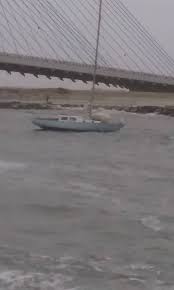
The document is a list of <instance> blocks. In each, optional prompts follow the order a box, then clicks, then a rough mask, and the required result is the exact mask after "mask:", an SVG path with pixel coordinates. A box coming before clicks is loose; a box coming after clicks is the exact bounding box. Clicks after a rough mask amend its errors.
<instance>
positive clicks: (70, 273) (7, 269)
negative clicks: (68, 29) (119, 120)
mask: <svg viewBox="0 0 174 290" xmlns="http://www.w3.org/2000/svg"><path fill="white" fill-rule="evenodd" d="M115 115H116V116H118V117H119V116H122V115H123V114H122V113H115ZM124 117H125V119H126V121H127V126H126V127H125V128H124V129H123V130H122V131H121V132H120V133H118V134H117V133H116V134H115V133H114V134H101V133H100V134H94V133H85V134H77V133H76V134H75V133H74V134H73V133H68V134H67V133H55V132H42V131H35V130H33V126H32V124H31V123H30V114H29V113H27V112H21V111H2V110H1V111H0V289H2V290H4V289H7V290H24V289H25V290H29V289H31V290H35V289H37V290H38V289H43V290H65V289H66V290H72V289H73V290H77V289H79V290H89V289H91V290H99V289H101V290H102V289H103V290H104V289H107V290H115V289H117V290H119V289H120V290H121V289H124V290H136V289H138V290H141V289H143V290H144V289H148V290H173V289H174V125H173V124H174V119H172V118H166V117H162V116H153V115H151V116H150V115H149V116H148V115H146V116H139V115H129V114H124Z"/></svg>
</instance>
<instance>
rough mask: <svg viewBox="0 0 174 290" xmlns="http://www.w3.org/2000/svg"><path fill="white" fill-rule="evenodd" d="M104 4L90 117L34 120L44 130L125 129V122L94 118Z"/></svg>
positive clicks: (59, 116) (88, 130)
mask: <svg viewBox="0 0 174 290" xmlns="http://www.w3.org/2000/svg"><path fill="white" fill-rule="evenodd" d="M102 2H103V0H99V13H98V30H97V40H96V49H95V63H94V72H93V83H92V91H91V98H90V101H89V104H88V117H87V118H83V117H80V116H70V115H58V116H56V117H49V118H43V117H38V118H34V119H33V120H32V123H33V124H34V125H36V126H38V127H39V128H41V129H44V130H57V131H76V132H114V131H119V130H120V129H121V128H122V127H124V125H125V124H124V122H123V121H119V122H116V123H115V122H111V121H110V120H109V119H108V118H106V116H104V117H103V118H101V115H100V116H98V117H96V116H95V117H94V116H93V112H92V108H93V101H94V98H95V85H96V75H97V67H98V52H99V42H100V30H101V17H102Z"/></svg>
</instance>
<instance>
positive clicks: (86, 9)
mask: <svg viewBox="0 0 174 290" xmlns="http://www.w3.org/2000/svg"><path fill="white" fill-rule="evenodd" d="M86 3H87V2H86V0H85V4H86ZM85 4H84V2H83V7H84V8H85V11H86V12H87V14H88V15H90V16H91V17H92V19H94V18H96V13H92V12H94V9H93V8H92V11H90V10H89V7H90V3H89V5H88V6H85ZM84 15H85V14H84ZM89 23H90V26H91V28H92V29H94V27H93V26H92V21H89ZM111 49H112V51H113V52H114V53H116V55H118V57H119V58H122V56H121V55H120V54H119V53H118V52H117V51H116V50H115V49H114V48H113V47H112V46H111ZM105 52H106V53H107V54H108V52H107V51H106V50H105ZM108 56H109V59H110V60H111V66H112V64H113V59H112V57H111V56H110V55H108ZM108 56H107V57H108ZM123 63H124V61H123ZM109 64H110V62H109ZM116 64H117V67H118V68H120V66H119V64H118V62H117V63H116ZM107 65H108V64H107ZM124 65H125V67H127V68H128V69H129V66H128V65H127V63H124Z"/></svg>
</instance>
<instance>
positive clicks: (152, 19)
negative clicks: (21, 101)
mask: <svg viewBox="0 0 174 290" xmlns="http://www.w3.org/2000/svg"><path fill="white" fill-rule="evenodd" d="M103 1H104V0H103ZM122 1H123V3H125V4H126V6H127V7H129V9H130V10H131V12H132V13H133V14H134V15H135V16H136V17H137V18H138V19H139V20H140V21H141V23H143V24H144V26H145V27H146V28H147V29H148V30H149V31H150V32H151V33H152V35H153V36H155V38H156V39H157V40H158V41H159V42H160V43H161V44H162V46H163V47H164V48H165V49H166V50H167V51H168V53H169V54H170V55H171V56H173V58H174V33H173V32H174V18H173V12H174V0H122ZM21 84H22V85H23V86H65V84H67V85H68V86H71V82H70V81H68V82H67V81H66V82H63V83H62V82H60V81H58V80H56V81H55V80H53V81H49V80H45V78H41V79H40V80H38V79H35V78H34V77H28V76H27V77H25V78H23V77H21V76H20V75H18V74H12V76H8V75H7V73H2V72H1V73H0V85H1V86H6V85H12V86H13V85H16V86H20V85H21ZM72 85H73V87H74V86H75V85H74V84H72Z"/></svg>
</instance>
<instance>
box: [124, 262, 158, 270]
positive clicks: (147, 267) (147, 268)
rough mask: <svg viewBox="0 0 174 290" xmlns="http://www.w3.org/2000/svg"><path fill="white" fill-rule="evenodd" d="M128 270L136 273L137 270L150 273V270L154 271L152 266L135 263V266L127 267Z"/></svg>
mask: <svg viewBox="0 0 174 290" xmlns="http://www.w3.org/2000/svg"><path fill="white" fill-rule="evenodd" d="M129 268H130V269H131V270H135V271H137V270H142V271H143V270H144V271H145V270H146V271H149V270H150V271H151V270H153V269H154V266H152V265H148V264H141V263H140V264H139V263H137V264H131V265H130V266H129Z"/></svg>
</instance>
